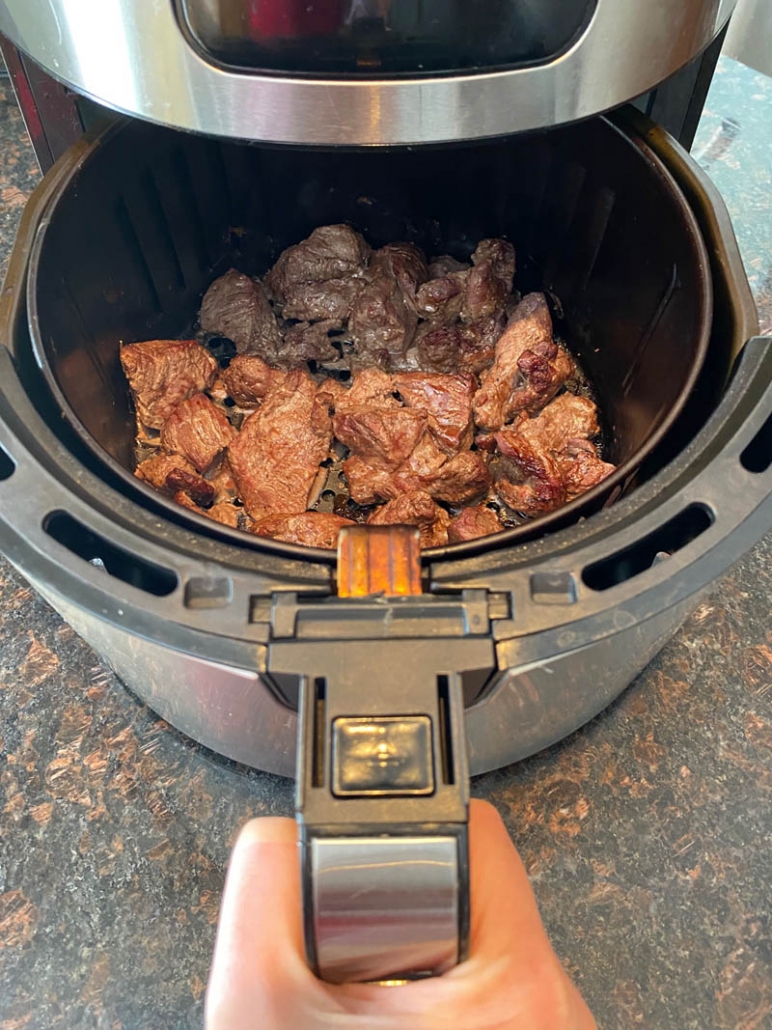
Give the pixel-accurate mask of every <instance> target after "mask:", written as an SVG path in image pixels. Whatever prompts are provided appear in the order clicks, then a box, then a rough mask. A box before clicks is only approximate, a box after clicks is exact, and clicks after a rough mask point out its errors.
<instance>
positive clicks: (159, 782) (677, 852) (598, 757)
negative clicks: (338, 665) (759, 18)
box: [0, 61, 772, 1030]
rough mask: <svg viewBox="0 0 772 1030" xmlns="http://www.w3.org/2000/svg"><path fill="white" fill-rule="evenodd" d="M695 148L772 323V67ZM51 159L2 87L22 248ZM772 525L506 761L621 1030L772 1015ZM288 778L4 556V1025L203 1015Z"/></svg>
mask: <svg viewBox="0 0 772 1030" xmlns="http://www.w3.org/2000/svg"><path fill="white" fill-rule="evenodd" d="M694 152H695V154H696V156H697V157H698V159H699V160H700V161H701V163H702V164H703V165H704V166H705V167H706V168H708V170H709V171H710V173H711V175H712V176H713V177H714V179H715V181H716V182H717V184H718V186H719V188H720V189H721V191H722V192H723V194H724V196H725V198H726V200H727V203H728V205H729V208H730V211H731V213H732V215H733V218H734V220H735V225H736V228H737V231H738V236H739V239H740V244H741V248H742V251H743V256H744V259H745V263H746V267H747V269H748V273H749V276H750V278H751V283H752V286H753V289H754V293H755V295H756V298H757V301H758V304H759V307H760V310H761V315H762V322H763V324H764V327H765V329H767V330H769V329H772V80H769V79H766V78H764V77H763V76H760V75H757V74H755V73H753V72H751V71H749V70H747V69H745V68H743V67H742V66H740V65H737V64H735V63H734V62H731V61H722V63H721V65H720V68H719V73H718V75H717V77H716V79H715V82H714V85H713V89H712V92H711V95H710V98H709V101H708V107H707V110H706V113H705V117H704V119H703V123H702V126H701V129H700V133H699V136H698V139H697V142H696V144H695V148H694ZM37 178H38V174H37V170H36V167H35V164H34V159H33V156H32V153H31V150H30V147H29V145H28V142H27V139H26V135H25V133H24V128H23V125H22V123H21V120H20V118H19V115H18V112H17V111H16V109H15V105H14V102H13V99H12V97H11V96H10V94H9V91H8V89H7V86H6V87H5V88H3V86H2V84H0V261H2V262H3V263H4V262H5V261H7V257H8V254H9V251H10V247H11V244H12V239H13V233H14V230H15V227H16V224H17V223H18V219H19V216H20V213H21V209H22V207H23V205H24V202H25V200H26V198H27V196H28V195H29V193H30V191H31V190H32V188H33V187H34V185H35V182H36V181H37ZM771 608H772V538H770V537H768V538H767V540H766V541H764V542H763V543H761V544H760V545H759V546H758V547H757V548H756V549H755V551H753V552H752V553H751V554H750V555H748V556H747V557H746V558H745V560H744V561H743V562H742V563H741V564H739V565H738V566H737V567H736V568H735V569H734V571H733V572H732V573H731V575H730V576H728V577H727V578H726V579H725V580H724V582H723V584H722V586H721V589H720V591H718V592H717V593H716V595H715V596H714V598H713V599H711V600H708V601H707V602H705V603H704V604H702V605H701V607H700V608H699V609H698V610H697V611H696V613H695V614H694V615H693V616H692V617H691V618H690V619H689V621H688V622H687V624H686V625H685V626H684V627H683V629H682V630H681V632H680V633H679V634H678V635H677V636H676V637H675V639H674V640H673V641H672V642H671V643H670V644H669V645H668V646H667V647H666V648H665V650H664V651H663V652H662V654H661V655H660V656H659V658H658V659H657V660H656V661H655V662H654V663H653V664H652V665H651V666H650V667H649V668H648V669H647V670H646V671H645V673H644V674H643V675H642V676H640V677H639V679H638V680H637V681H636V682H635V683H634V684H633V686H632V687H631V688H630V689H629V690H628V691H627V692H626V693H625V694H624V696H623V697H622V698H621V699H620V700H619V701H618V702H617V703H616V704H615V705H613V706H612V707H611V708H610V709H609V710H608V711H606V712H605V713H603V715H601V716H600V717H599V718H597V719H596V720H594V721H593V722H592V723H591V724H590V725H588V726H586V727H585V728H584V729H582V730H580V731H579V732H578V733H576V734H574V735H573V736H572V737H570V738H569V739H568V740H566V741H564V742H563V743H562V744H560V745H559V746H557V747H554V748H552V749H550V750H549V751H548V752H545V753H543V754H541V755H538V756H537V757H535V758H532V759H530V760H529V761H526V762H523V763H521V764H519V765H517V766H513V767H511V768H508V769H505V770H502V771H500V772H497V773H494V774H490V775H488V776H485V777H483V778H481V779H479V780H477V781H476V782H475V784H474V792H475V793H476V794H477V795H479V796H481V797H487V798H489V799H491V800H492V801H493V802H494V804H496V805H497V807H498V808H499V810H500V811H501V813H502V814H503V816H504V818H505V819H506V822H507V825H508V827H509V829H510V831H511V833H512V837H513V839H514V841H515V842H516V844H517V846H518V847H519V848H520V850H521V852H522V854H523V856H524V858H525V861H526V863H527V866H528V868H529V870H530V873H531V876H532V878H533V882H534V886H535V889H536V892H537V894H538V897H539V901H540V903H541V906H542V912H543V914H544V918H545V920H546V923H547V926H548V929H549V931H550V934H551V936H552V939H553V941H554V943H555V946H556V948H557V950H558V952H559V954H560V955H561V957H562V958H563V959H564V961H565V962H566V964H567V965H568V967H569V969H570V970H571V972H572V973H573V975H574V976H575V977H576V979H577V981H578V982H579V984H580V986H581V989H582V991H583V992H584V994H585V996H586V998H587V1000H588V1002H589V1003H590V1006H591V1007H592V1009H593V1011H594V1012H595V1013H596V1015H597V1017H598V1019H599V1022H600V1024H601V1025H602V1026H603V1027H605V1028H608V1030H615V1028H623V1027H638V1026H641V1027H650V1028H655V1027H656V1028H658V1030H667V1028H674V1030H675V1028H677V1030H691V1028H694V1030H698V1028H699V1030H705V1028H726V1030H761V1028H763V1027H769V1026H772V916H771V913H770V910H771V908H772V902H770V897H772V859H771V857H770V856H771V854H772V852H771V851H770V842H771V838H772V710H771V705H772V618H771V617H770V615H771V611H770V610H771ZM291 811H292V785H291V783H289V782H288V781H284V780H280V779H277V778H275V777H271V776H267V775H263V774H260V773H255V772H253V771H249V770H246V769H243V768H238V767H236V766H234V765H232V764H230V763H228V762H226V761H220V760H218V759H217V758H216V757H214V756H212V755H211V754H210V753H208V752H206V751H204V750H203V749H201V748H199V747H197V746H196V745H195V744H192V743H191V742H190V741H189V740H186V739H184V738H183V737H182V736H180V735H179V734H178V733H176V732H175V731H173V730H170V729H169V728H168V727H167V726H166V725H165V724H164V723H163V722H161V721H160V720H159V719H158V718H156V717H155V716H154V715H153V713H152V712H150V711H149V710H148V709H146V708H144V707H143V706H141V705H140V704H138V703H137V702H136V701H135V700H134V699H133V698H132V697H131V696H129V694H128V693H127V692H126V691H125V690H124V689H123V688H122V687H121V685H120V683H118V682H117V681H116V679H115V678H114V676H113V675H112V674H111V673H110V672H109V671H108V670H107V669H106V668H105V667H104V666H103V665H102V664H101V663H100V662H99V660H98V659H97V658H96V657H95V656H94V654H93V653H92V652H91V651H90V650H89V648H88V647H87V646H86V645H85V644H83V643H82V642H81V641H80V640H79V639H78V638H77V637H76V636H75V634H74V633H73V632H72V630H70V629H69V628H68V627H67V626H66V625H65V624H63V623H62V621H61V620H60V619H59V618H58V617H57V616H56V615H55V614H54V613H53V612H52V611H51V610H50V609H49V608H48V607H47V605H46V604H45V603H44V602H43V601H41V600H39V599H38V598H37V597H36V596H35V594H33V592H32V591H31V590H30V589H29V588H28V587H27V586H26V584H25V583H24V581H23V580H22V579H21V577H19V576H18V575H17V574H16V573H15V572H13V571H12V570H11V569H10V568H9V567H8V566H7V565H6V564H5V563H4V562H2V561H0V1030H48V1028H54V1027H77V1028H109V1030H119V1028H123V1030H135V1028H142V1030H145V1028H177V1027H198V1026H200V1025H201V1011H202V998H203V993H204V986H205V982H206V978H207V971H208V966H209V959H210V954H211V948H212V941H213V936H214V929H215V921H216V917H217V910H218V902H219V894H220V890H221V887H222V882H223V869H224V866H225V862H226V859H227V855H228V850H229V848H230V846H231V844H232V842H233V839H234V837H235V834H236V832H237V830H238V827H239V826H240V825H241V823H242V822H243V821H244V820H245V819H247V818H248V817H249V816H252V815H257V814H267V813H283V814H290V813H291Z"/></svg>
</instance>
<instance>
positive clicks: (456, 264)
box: [429, 254, 469, 279]
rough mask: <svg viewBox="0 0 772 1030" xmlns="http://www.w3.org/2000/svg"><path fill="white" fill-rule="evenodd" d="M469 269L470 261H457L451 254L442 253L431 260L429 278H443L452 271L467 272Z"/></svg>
mask: <svg viewBox="0 0 772 1030" xmlns="http://www.w3.org/2000/svg"><path fill="white" fill-rule="evenodd" d="M468 269H469V264H468V262H464V261H456V259H455V258H454V257H451V256H450V254H441V255H440V256H439V257H435V258H432V259H431V261H430V262H429V278H430V279H442V278H444V277H445V276H446V275H450V273H451V272H466V271H467V270H468Z"/></svg>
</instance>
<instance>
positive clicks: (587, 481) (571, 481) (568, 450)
mask: <svg viewBox="0 0 772 1030" xmlns="http://www.w3.org/2000/svg"><path fill="white" fill-rule="evenodd" d="M558 465H559V467H560V471H561V473H562V475H563V481H564V482H565V484H566V496H567V498H568V500H569V501H571V500H573V499H574V498H575V497H579V496H580V495H581V494H583V493H586V492H587V490H591V489H592V488H593V487H594V486H597V485H598V483H601V482H602V481H603V480H604V479H605V478H606V477H607V476H610V475H611V473H612V472H614V471H615V470H616V466H615V465H611V464H609V462H607V461H602V460H601V459H600V458H599V457H598V451H597V449H596V447H595V446H594V445H593V444H592V443H590V441H589V440H569V441H568V444H567V445H566V447H565V449H564V450H563V451H562V452H561V454H560V455H559V457H558Z"/></svg>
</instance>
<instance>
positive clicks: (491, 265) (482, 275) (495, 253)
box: [461, 240, 515, 322]
mask: <svg viewBox="0 0 772 1030" xmlns="http://www.w3.org/2000/svg"><path fill="white" fill-rule="evenodd" d="M472 265H473V266H474V267H473V268H472V270H471V272H470V273H469V277H468V279H467V283H466V295H465V297H464V307H463V310H462V313H461V314H462V318H463V320H464V321H465V322H478V321H480V320H481V319H483V318H489V317H490V316H491V315H494V314H496V313H497V312H499V311H502V310H503V308H504V304H505V302H506V299H507V297H508V296H509V295H510V294H511V293H512V282H513V279H514V275H515V248H514V247H513V246H512V244H511V243H507V241H506V240H482V241H481V242H480V243H479V244H478V246H477V249H476V250H475V252H474V254H472Z"/></svg>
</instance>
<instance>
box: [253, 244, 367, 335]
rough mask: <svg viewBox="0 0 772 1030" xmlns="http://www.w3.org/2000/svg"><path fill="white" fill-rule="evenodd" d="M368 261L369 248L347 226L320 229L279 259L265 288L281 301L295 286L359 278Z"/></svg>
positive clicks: (289, 249)
mask: <svg viewBox="0 0 772 1030" xmlns="http://www.w3.org/2000/svg"><path fill="white" fill-rule="evenodd" d="M369 257H370V248H369V247H368V245H367V244H366V243H365V241H364V239H363V238H362V237H361V236H360V235H359V233H358V232H354V230H353V229H352V228H351V226H349V225H323V226H321V227H320V228H318V229H314V231H313V232H312V233H311V235H310V236H309V237H308V239H305V240H303V241H302V243H297V244H295V246H293V247H288V248H287V249H286V250H285V251H284V252H283V253H282V254H281V255H280V257H279V260H278V261H277V262H276V264H275V265H274V266H273V268H272V269H271V271H270V272H269V274H268V276H267V279H266V284H267V286H268V288H269V289H270V290H271V291H272V293H274V294H275V295H276V296H277V297H278V298H279V299H280V300H282V301H283V300H284V299H285V297H286V295H287V292H288V289H289V288H290V287H292V286H294V285H295V284H296V283H314V282H316V283H323V282H327V281H328V280H330V279H346V278H348V277H349V276H352V275H360V274H361V273H362V272H363V271H364V269H365V267H366V266H367V262H368V260H369ZM322 317H328V318H329V317H331V316H329V315H327V316H322Z"/></svg>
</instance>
